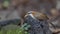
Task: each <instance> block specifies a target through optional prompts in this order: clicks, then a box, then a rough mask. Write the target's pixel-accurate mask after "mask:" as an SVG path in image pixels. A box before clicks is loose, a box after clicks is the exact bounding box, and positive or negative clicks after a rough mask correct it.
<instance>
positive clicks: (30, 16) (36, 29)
mask: <svg viewBox="0 0 60 34" xmlns="http://www.w3.org/2000/svg"><path fill="white" fill-rule="evenodd" d="M41 18H42V19H41ZM43 18H45V19H43ZM46 19H47V18H46V16H45V14H43V13H39V12H35V11H30V12H28V13H27V14H26V15H25V21H24V22H25V23H27V24H29V25H30V26H31V27H30V29H29V30H28V32H29V33H30V34H52V33H51V31H50V30H49V26H48V22H47V20H46Z"/></svg>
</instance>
